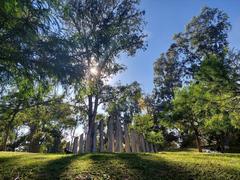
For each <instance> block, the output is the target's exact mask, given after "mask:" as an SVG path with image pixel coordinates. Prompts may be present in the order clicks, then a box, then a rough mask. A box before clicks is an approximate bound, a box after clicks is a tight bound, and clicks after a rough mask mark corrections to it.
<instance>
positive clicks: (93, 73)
mask: <svg viewBox="0 0 240 180" xmlns="http://www.w3.org/2000/svg"><path fill="white" fill-rule="evenodd" d="M90 73H91V74H92V75H97V74H98V69H97V67H91V68H90Z"/></svg>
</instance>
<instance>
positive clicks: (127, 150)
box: [124, 123, 131, 153]
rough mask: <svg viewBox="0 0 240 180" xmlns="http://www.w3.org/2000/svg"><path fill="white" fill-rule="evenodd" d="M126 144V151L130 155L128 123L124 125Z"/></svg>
mask: <svg viewBox="0 0 240 180" xmlns="http://www.w3.org/2000/svg"><path fill="white" fill-rule="evenodd" d="M124 142H125V151H126V152H127V153H130V152H131V149H130V139H129V134H128V125H127V123H124Z"/></svg>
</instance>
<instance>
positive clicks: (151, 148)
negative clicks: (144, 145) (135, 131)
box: [149, 143, 154, 152]
mask: <svg viewBox="0 0 240 180" xmlns="http://www.w3.org/2000/svg"><path fill="white" fill-rule="evenodd" d="M149 151H150V152H154V150H153V144H152V143H150V144H149Z"/></svg>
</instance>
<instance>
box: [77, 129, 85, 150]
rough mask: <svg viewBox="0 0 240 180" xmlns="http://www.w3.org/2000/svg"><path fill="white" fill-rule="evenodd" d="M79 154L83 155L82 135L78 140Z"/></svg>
mask: <svg viewBox="0 0 240 180" xmlns="http://www.w3.org/2000/svg"><path fill="white" fill-rule="evenodd" d="M78 153H79V154H82V153H84V140H83V134H81V135H80V139H79V151H78Z"/></svg>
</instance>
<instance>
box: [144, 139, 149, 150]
mask: <svg viewBox="0 0 240 180" xmlns="http://www.w3.org/2000/svg"><path fill="white" fill-rule="evenodd" d="M145 147H146V152H149V144H148V142H147V141H146V140H145Z"/></svg>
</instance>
